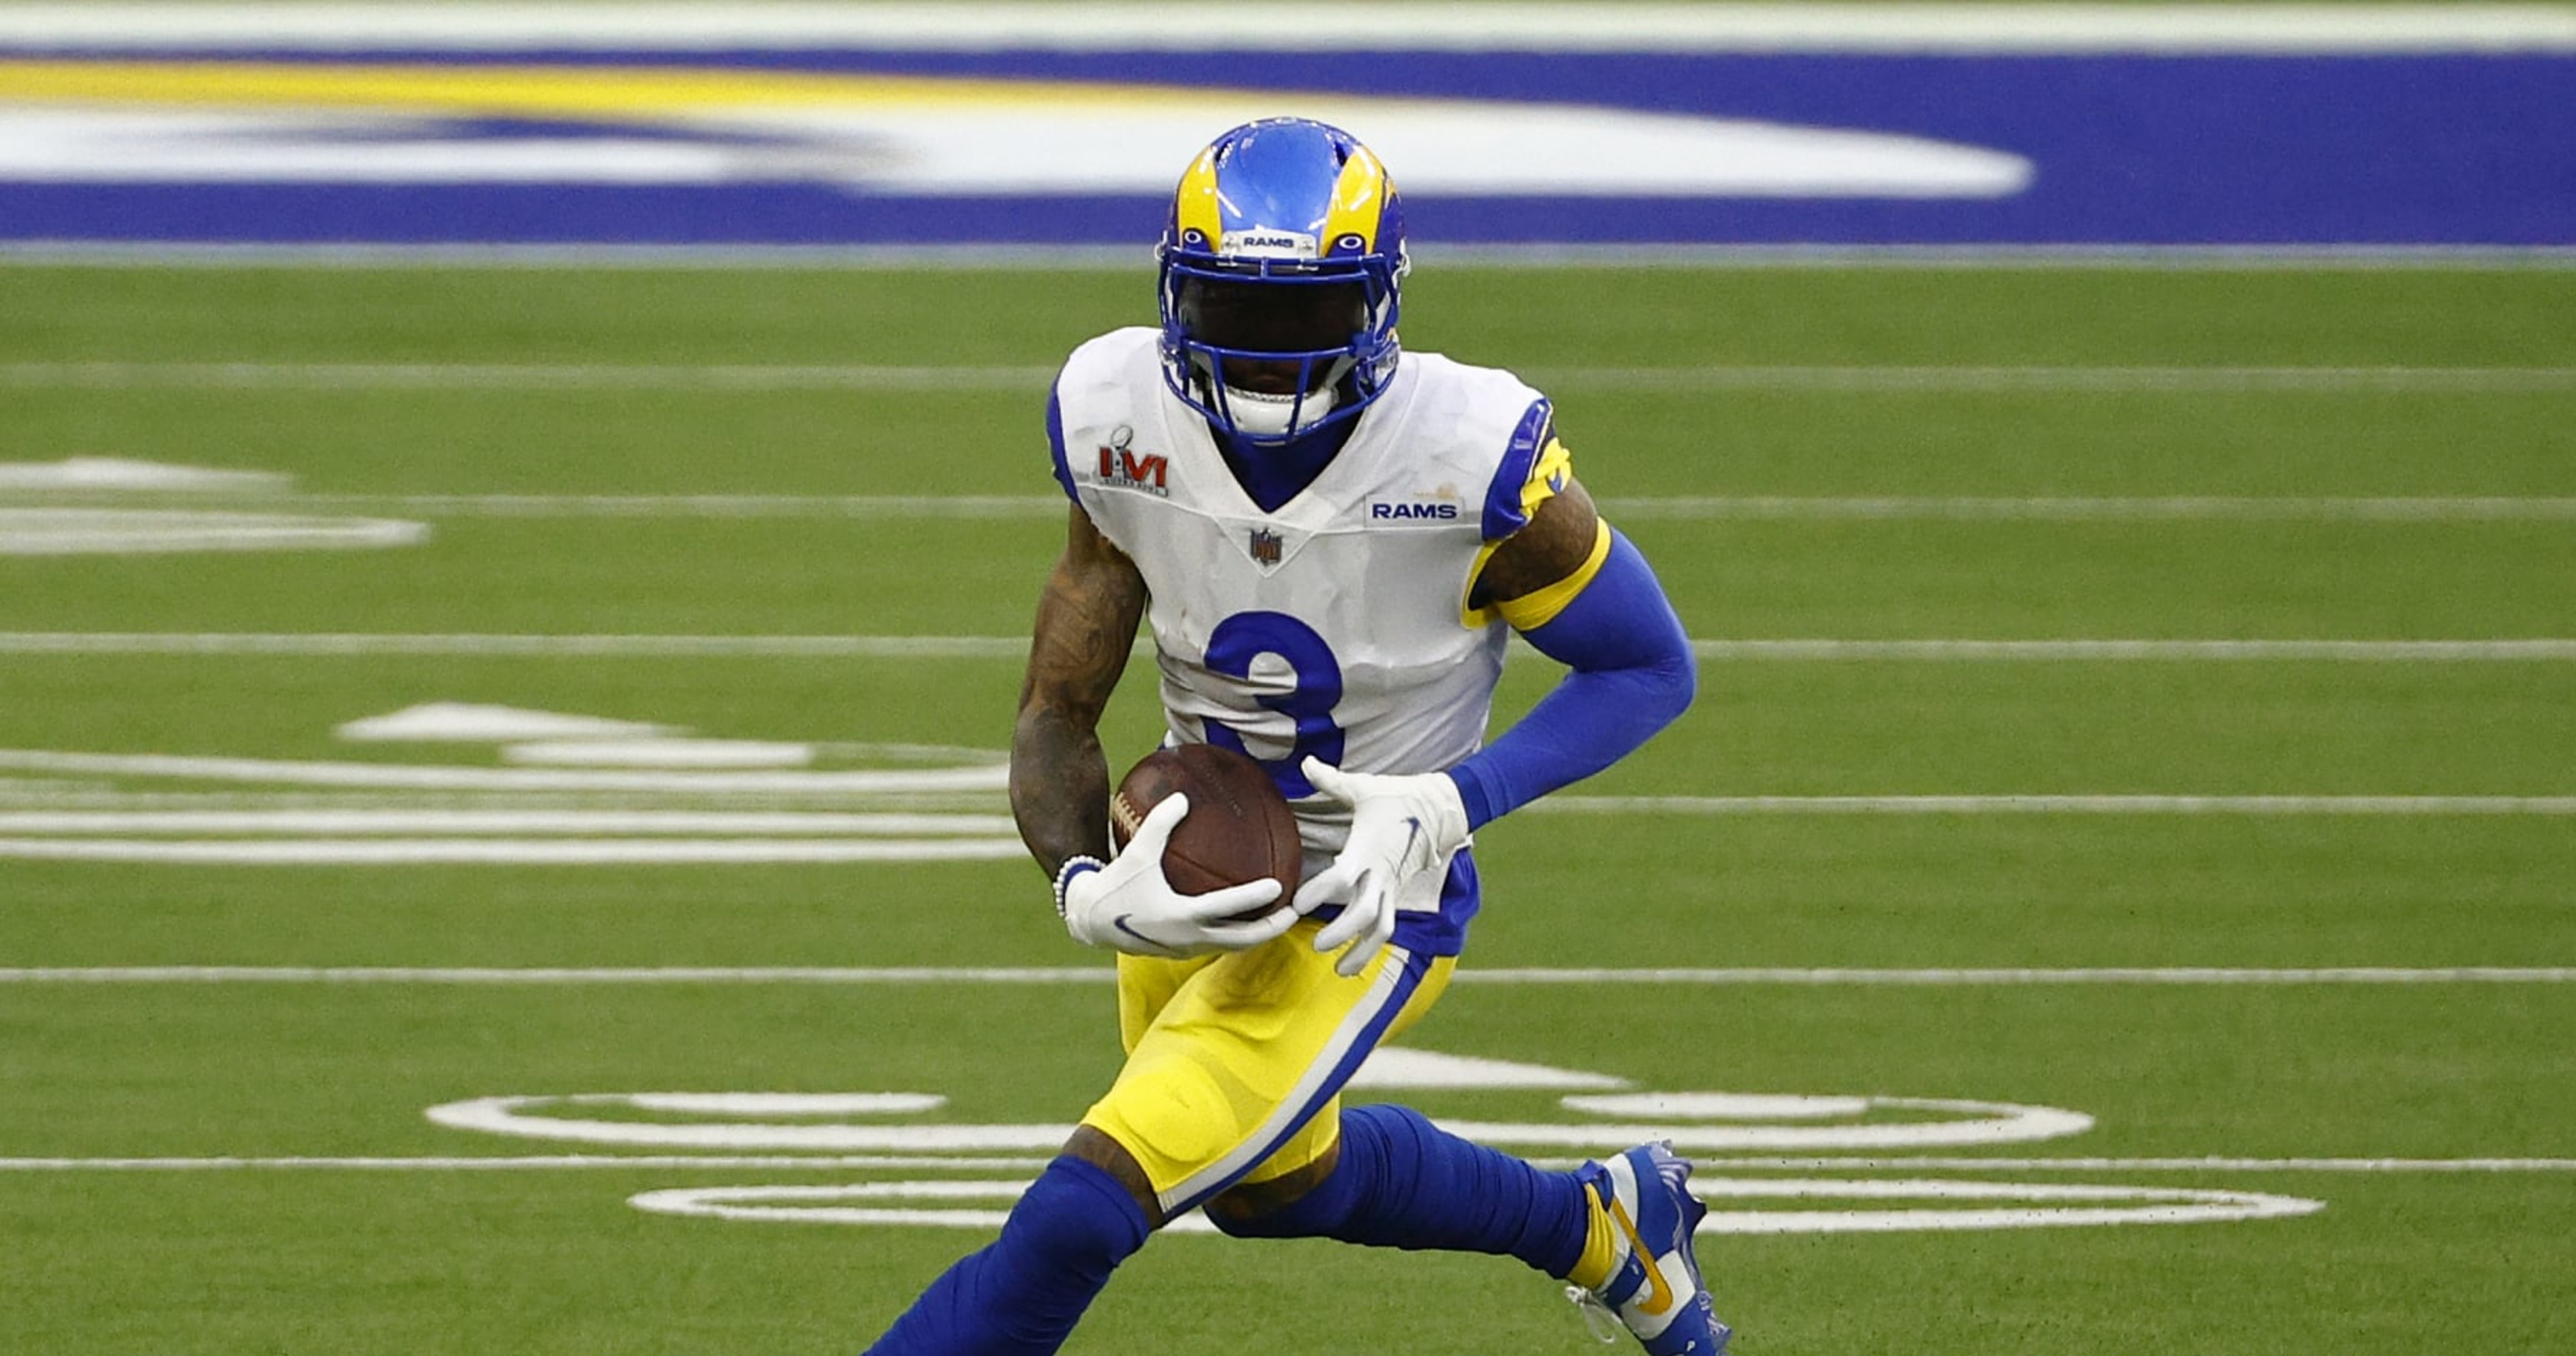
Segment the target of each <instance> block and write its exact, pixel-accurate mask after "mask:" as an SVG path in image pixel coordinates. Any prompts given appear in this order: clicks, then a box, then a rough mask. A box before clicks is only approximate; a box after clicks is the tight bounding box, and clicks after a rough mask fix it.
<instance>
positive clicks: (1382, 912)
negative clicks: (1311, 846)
mask: <svg viewBox="0 0 2576 1356" xmlns="http://www.w3.org/2000/svg"><path fill="white" fill-rule="evenodd" d="M1298 770H1299V771H1300V772H1303V773H1305V774H1306V780H1307V781H1309V782H1311V783H1313V784H1314V787H1315V789H1316V790H1317V791H1319V792H1321V793H1323V794H1324V795H1325V796H1328V797H1330V798H1332V799H1333V800H1337V801H1340V802H1341V803H1342V804H1344V805H1347V806H1349V807H1350V810H1351V836H1350V837H1349V839H1348V840H1346V841H1345V842H1344V843H1343V844H1342V851H1341V855H1339V856H1337V857H1335V858H1333V864H1332V865H1331V866H1329V867H1326V868H1325V869H1324V870H1323V871H1322V872H1320V873H1318V874H1317V875H1315V876H1314V877H1313V878H1311V879H1309V880H1308V881H1307V882H1306V883H1305V884H1304V885H1301V886H1299V887H1297V900H1296V906H1297V912H1298V913H1300V914H1306V913H1312V912H1313V911H1315V910H1316V909H1318V908H1321V907H1323V906H1324V905H1327V904H1339V905H1341V906H1342V913H1341V916H1340V917H1338V918H1336V919H1334V920H1333V921H1332V922H1330V923H1328V924H1326V925H1325V927H1324V930H1323V931H1322V932H1319V933H1317V934H1316V935H1315V949H1316V950H1317V951H1332V950H1336V949H1339V948H1342V947H1348V948H1349V950H1346V951H1343V952H1342V956H1341V959H1340V960H1338V961H1336V962H1335V963H1334V965H1333V968H1334V969H1335V970H1336V971H1338V972H1340V973H1341V974H1342V975H1343V976H1345V977H1348V976H1352V975H1357V974H1358V973H1359V972H1360V971H1362V970H1364V969H1367V968H1368V963H1369V961H1370V959H1371V958H1372V957H1374V956H1376V955H1377V953H1378V948H1380V947H1383V946H1385V945H1386V943H1387V939H1388V938H1390V937H1393V936H1394V935H1395V914H1396V902H1397V901H1398V900H1399V899H1401V898H1402V897H1403V894H1404V886H1405V884H1406V883H1407V882H1408V881H1410V880H1412V879H1413V878H1414V877H1416V876H1419V875H1421V874H1422V873H1424V872H1426V871H1437V870H1441V869H1443V867H1444V866H1445V865H1446V863H1447V862H1448V860H1449V854H1451V853H1453V852H1455V851H1457V850H1458V849H1459V848H1460V847H1462V846H1464V845H1465V844H1466V842H1467V807H1466V804H1465V803H1464V802H1463V801H1461V800H1460V799H1459V798H1458V784H1457V783H1456V782H1454V781H1451V780H1450V779H1449V774H1447V773H1445V772H1429V773H1420V774H1415V775H1409V776H1389V775H1385V774H1381V773H1373V772H1344V771H1342V770H1341V769H1340V768H1337V767H1334V766H1333V765H1331V764H1329V763H1325V762H1322V761H1320V760H1318V759H1314V758H1309V759H1307V760H1306V761H1305V762H1304V763H1303V764H1301V765H1300V766H1299V768H1298Z"/></svg>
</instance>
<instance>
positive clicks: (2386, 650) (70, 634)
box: [0, 631, 2576, 664]
mask: <svg viewBox="0 0 2576 1356" xmlns="http://www.w3.org/2000/svg"><path fill="white" fill-rule="evenodd" d="M1028 649H1029V645H1028V640H1027V638H1025V637H1021V636H703V635H700V636H686V635H663V636H638V635H526V634H520V635H503V634H480V633H473V632H461V633H460V632H448V633H437V632H431V633H403V632H386V633H381V634H377V633H365V632H345V631H344V632H328V631H317V632H277V631H268V632H261V631H206V632H188V631H176V632H173V631H0V654H66V655H119V654H135V655H298V656H311V657H329V656H366V655H477V656H508V657H526V658H571V659H599V658H635V659H675V658H760V659H803V658H823V659H1007V660H1012V661H1015V662H1016V661H1019V660H1023V659H1026V658H1027V657H1028ZM1691 649H1692V652H1693V653H1694V654H1696V655H1698V656H1699V657H1700V658H1701V659H1704V660H1719V661H1748V662H1758V661H1777V662H1792V663H1839V662H1881V661H1910V660H1939V661H1969V662H2010V663H2049V662H2079V663H2131V662H2159V663H2161V662H2186V663H2187V662H2331V663H2372V664H2454V663H2520V662H2550V663H2557V662H2564V661H2568V660H2576V637H2558V636H2539V637H2529V638H2522V639H2499V640H2278V639H2275V640H2179V639H2176V640H2147V639H2096V640H1972V639H1961V638H1938V639H1922V640H1837V639H1825V638H1815V639H1777V640H1699V641H1694V642H1692V644H1691Z"/></svg>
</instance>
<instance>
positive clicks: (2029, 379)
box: [0, 361, 2576, 394]
mask: <svg viewBox="0 0 2576 1356" xmlns="http://www.w3.org/2000/svg"><path fill="white" fill-rule="evenodd" d="M1055 372H1056V369H1055V368H1054V367H1053V366H1040V365H984V366H976V365H971V364H969V365H957V366H934V365H899V364H873V363H843V364H819V363H473V362H461V363H310V362H252V361H244V362H9V363H0V386H15V387H28V388H37V389H43V388H64V389H74V390H136V389H175V390H293V391H418V390H428V391H455V390H469V391H471V390H488V391H585V390H607V391H629V390H650V391H672V390H687V391H933V392H936V391H969V392H1039V391H1043V390H1045V389H1046V386H1047V383H1048V382H1050V381H1051V380H1053V379H1054V377H1055ZM1523 375H1524V376H1526V377H1528V378H1529V379H1530V380H1532V381H1533V382H1536V383H1537V384H1538V385H1540V386H1541V387H1544V388H1547V389H1568V390H1574V389H1579V390H1591V391H1629V392H1655V391H1679V392H1691V391H1790V392H1796V391H1822V392H1834V393H1868V392H1885V393H1897V394H1913V393H1944V392H1963V393H1976V394H1983V393H1995V392H2013V391H2034V392H2121V393H2130V392H2134V393H2144V394H2207V393H2260V392H2285V393H2299V392H2335V393H2341V392H2374V391H2375V392H2392V393H2409V394H2453V393H2467V394H2512V393H2528V392H2543V393H2545V392H2565V391H2576V367H2565V366H2530V367H2426V366H2411V365H2382V366H2352V365H2343V366H2291V365H2269V366H2246V365H2193V366H2175V365H2120V366H2112V365H2092V366H2084V365H2025V366H1996V365H1974V364H1970V365H1896V366H1884V365H1868V366H1858V365H1753V366H1738V365H1727V364H1711V365H1703V366H1687V367H1550V366H1547V365H1544V364H1541V365H1538V366H1534V367H1531V368H1530V369H1528V370H1527V371H1526V372H1524V373H1523Z"/></svg>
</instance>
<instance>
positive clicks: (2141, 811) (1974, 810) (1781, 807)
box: [1520, 795, 2576, 817]
mask: <svg viewBox="0 0 2576 1356" xmlns="http://www.w3.org/2000/svg"><path fill="white" fill-rule="evenodd" d="M1520 812H1521V813H1522V814H1533V813H1536V814H1561V815H1609V814H1618V815H1637V814H1659V815H2255V816H2294V815H2333V816H2343V815H2367V816H2383V815H2385V816H2417V815H2444V816H2450V815H2468V816H2489V815H2542V816H2552V817H2556V816H2566V815H2576V796H2165V795H2115V796H2095V795H1995V796H1551V797H1548V798H1546V799H1544V800H1538V801H1533V802H1531V803H1530V804H1528V805H1525V806H1523V807H1521V811H1520Z"/></svg>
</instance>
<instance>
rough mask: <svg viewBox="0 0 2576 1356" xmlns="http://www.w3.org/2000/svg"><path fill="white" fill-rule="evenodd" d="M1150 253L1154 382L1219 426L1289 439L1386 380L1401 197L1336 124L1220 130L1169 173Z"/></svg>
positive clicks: (1265, 439) (1333, 418) (1391, 369)
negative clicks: (1167, 209)
mask: <svg viewBox="0 0 2576 1356" xmlns="http://www.w3.org/2000/svg"><path fill="white" fill-rule="evenodd" d="M1156 255H1157V257H1158V258H1159V259H1160V260H1161V263H1162V269H1161V291H1162V312H1163V381H1164V383H1165V384H1166V385H1168V386H1170V387H1171V389H1172V393H1173V394H1174V395H1177V396H1179V397H1180V398H1181V400H1182V401H1184V402H1185V403H1187V404H1188V405H1189V406H1190V407H1191V408H1193V409H1195V410H1197V411H1199V412H1200V413H1201V414H1204V415H1206V416H1207V418H1208V420H1209V422H1210V423H1212V424H1214V425H1215V426H1216V427H1217V429H1219V430H1220V431H1222V432H1224V433H1228V434H1231V435H1233V436H1234V437H1236V438H1239V439H1242V440H1244V441H1246V442H1252V443H1283V442H1287V441H1289V440H1290V439H1293V438H1300V437H1303V436H1305V435H1307V434H1310V433H1313V432H1314V431H1316V430H1317V429H1321V428H1324V427H1326V426H1328V425H1331V424H1335V423H1338V422H1340V421H1342V420H1346V419H1351V418H1355V417H1357V416H1358V414H1359V412H1360V411H1361V410H1363V409H1366V408H1367V407H1368V405H1369V402H1371V401H1373V400H1375V399H1377V398H1378V396H1379V395H1381V394H1383V393H1384V392H1385V390H1386V387H1387V383H1388V382H1390V381H1392V380H1393V379H1394V377H1395V371H1396V359H1397V357H1398V356H1399V352H1400V350H1399V347H1398V345H1397V342H1396V337H1395V321H1396V310H1397V305H1396V302H1397V292H1398V289H1399V287H1400V285H1401V281H1402V279H1403V277H1404V272H1405V268H1406V266H1407V265H1406V259H1405V253H1404V212H1403V209H1402V207H1401V206H1400V205H1399V204H1398V202H1397V199H1396V194H1395V185H1394V184H1393V182H1391V181H1390V180H1389V179H1388V178H1387V173H1386V167H1385V166H1384V165H1382V164H1380V163H1378V158H1377V157H1376V156H1375V155H1372V154H1370V152H1369V149H1368V148H1367V147H1365V146H1363V145H1361V144H1360V143H1359V140H1358V139H1357V138H1355V137H1353V136H1352V135H1351V134H1350V133H1348V132H1345V131H1342V130H1341V129H1340V128H1337V127H1329V126H1326V125H1325V124H1323V123H1320V122H1315V121H1312V120H1310V119H1306V118H1266V119H1263V120H1262V121H1260V122H1253V123H1246V124H1244V125H1243V126H1241V127H1237V128H1235V129H1234V130H1233V131H1230V132H1227V133H1226V134H1225V135H1223V136H1221V137H1218V138H1217V139H1216V140H1215V141H1213V142H1211V143H1209V145H1208V147H1207V149H1206V150H1203V151H1201V152H1199V154H1198V158H1197V159H1195V160H1193V161H1191V162H1190V167H1189V169H1188V170H1187V171H1186V172H1185V173H1183V174H1182V175H1181V183H1180V189H1179V191H1178V192H1177V193H1175V194H1174V195H1173V198H1172V215H1171V220H1170V221H1169V222H1168V223H1166V224H1165V226H1164V228H1163V239H1162V244H1161V246H1160V247H1159V248H1158V249H1157V251H1156Z"/></svg>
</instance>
